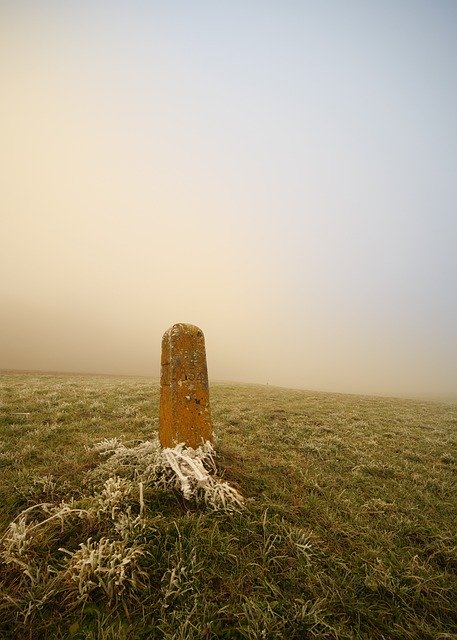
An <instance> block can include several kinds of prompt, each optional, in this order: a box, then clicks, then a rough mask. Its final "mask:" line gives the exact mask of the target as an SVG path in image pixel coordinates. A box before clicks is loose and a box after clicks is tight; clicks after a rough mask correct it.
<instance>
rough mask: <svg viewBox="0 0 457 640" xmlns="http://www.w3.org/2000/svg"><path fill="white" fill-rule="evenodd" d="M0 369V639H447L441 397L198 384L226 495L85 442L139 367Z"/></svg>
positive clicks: (455, 509) (453, 547)
mask: <svg viewBox="0 0 457 640" xmlns="http://www.w3.org/2000/svg"><path fill="white" fill-rule="evenodd" d="M0 383H1V395H0V401H1V402H0V469H1V480H2V481H1V484H0V535H2V536H3V537H2V542H1V544H0V553H1V558H2V563H1V564H0V638H1V639H2V640H3V639H5V640H7V639H9V638H14V639H17V640H25V639H30V638H31V639H41V638H43V639H44V638H46V639H52V640H63V639H64V638H65V639H67V638H72V639H75V640H82V639H92V640H95V639H97V640H114V639H116V640H127V639H129V640H131V639H151V640H154V639H160V640H162V639H164V640H165V639H167V640H171V639H173V640H180V639H182V640H184V639H195V640H197V639H198V640H201V639H203V640H205V639H207V640H209V639H212V638H214V639H215V638H223V639H224V638H226V639H233V640H241V639H248V640H257V639H263V638H266V639H269V640H275V639H284V640H289V639H290V640H302V639H304V640H306V639H314V638H316V639H318V638H324V639H327V638H329V639H330V638H334V639H348V640H349V639H351V640H356V639H359V640H362V639H363V640H391V639H405V640H406V639H408V640H414V639H424V640H457V536H456V523H457V499H456V496H457V492H456V470H457V405H456V404H444V403H434V402H420V401H413V400H400V399H393V398H375V397H367V396H355V395H341V394H329V393H315V392H307V391H295V390H288V389H279V388H274V387H268V386H266V387H265V386H255V385H230V384H220V385H213V386H212V387H211V405H212V413H213V420H214V425H215V431H216V436H217V442H216V451H217V453H218V456H217V466H218V474H219V475H220V476H222V477H223V478H224V479H225V480H226V481H228V482H229V483H230V484H231V485H232V486H233V487H235V488H236V489H238V491H240V492H241V493H242V494H243V495H244V496H245V498H246V504H245V507H244V508H243V509H241V510H239V511H234V512H229V511H224V510H222V511H213V510H212V509H211V508H210V506H208V505H206V504H204V503H202V502H198V501H196V500H190V501H187V500H185V499H184V497H183V496H182V494H181V493H180V492H179V491H178V490H172V489H169V488H168V487H166V486H163V487H158V486H157V485H156V484H153V483H152V481H151V483H149V484H148V480H147V474H146V472H144V473H143V475H142V476H141V478H140V476H139V475H138V474H136V473H135V469H134V466H135V465H134V464H127V463H125V464H124V466H122V465H120V466H118V467H115V466H113V464H111V466H110V463H109V454H105V455H103V451H100V450H99V451H97V450H96V449H94V448H93V445H94V444H95V443H99V442H101V441H103V440H105V439H113V438H117V439H118V441H121V442H122V443H124V445H125V446H126V447H128V448H131V449H132V457H131V460H134V459H135V457H134V452H135V451H139V450H140V449H135V447H137V446H138V445H139V444H140V443H142V442H144V441H146V440H154V438H155V437H156V434H157V430H158V395H159V389H158V384H157V382H156V381H152V380H150V379H146V378H132V377H128V378H117V377H113V376H106V377H103V376H65V375H44V374H19V373H17V374H4V375H2V376H1V378H0ZM114 446H115V445H114V444H113V447H114ZM141 450H142V449H141ZM123 451H124V454H125V456H124V457H125V459H126V460H127V458H128V456H127V454H126V451H125V448H124V449H123ZM144 451H146V449H144ZM127 453H128V452H127ZM135 455H137V454H135ZM113 459H114V458H113ZM136 460H137V462H136V463H135V464H138V465H140V466H141V465H143V467H144V469H146V466H147V465H146V464H143V462H144V461H142V460H141V459H140V458H137V459H136ZM110 478H111V479H110ZM113 478H114V479H113ZM139 479H140V480H141V482H140V481H139ZM140 485H141V486H140ZM36 505H42V506H38V507H37V506H36ZM27 509H28V511H27V512H25V513H23V515H22V516H21V515H20V514H21V513H22V512H24V511H25V510H27ZM13 520H14V522H13V524H12V526H11V527H9V525H10V523H11V522H12V521H13Z"/></svg>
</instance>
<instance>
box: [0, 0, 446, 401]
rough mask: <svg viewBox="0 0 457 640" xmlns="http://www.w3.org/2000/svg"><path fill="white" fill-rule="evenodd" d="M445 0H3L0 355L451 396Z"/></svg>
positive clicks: (55, 364)
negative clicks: (188, 359) (186, 343)
mask: <svg viewBox="0 0 457 640" xmlns="http://www.w3.org/2000/svg"><path fill="white" fill-rule="evenodd" d="M456 33H457V4H456V3H455V2H447V1H445V0H442V1H440V2H435V3H432V2H419V1H418V2H416V1H414V2H413V1H410V0H404V1H401V2H398V1H396V0H395V1H394V0H388V1H387V2H372V3H366V2H363V1H362V0H356V1H354V2H350V3H345V2H339V1H337V0H334V1H330V2H326V3H316V2H307V1H304V2H301V3H296V2H289V1H285V2H281V3H280V2H269V1H265V2H260V1H258V2H257V1H255V0H254V1H253V2H248V3H246V2H238V1H237V0H232V1H230V2H225V1H222V2H210V1H209V0H207V1H203V0H196V1H195V2H184V1H183V0H181V1H174V0H170V1H169V2H163V3H155V2H141V1H131V2H130V1H129V2H126V1H121V0H119V1H114V2H107V1H99V2H93V3H89V2H80V3H79V2H78V3H62V2H57V1H49V0H43V1H42V2H39V3H37V2H31V1H23V0H14V1H12V0H11V1H10V0H5V1H4V2H2V3H1V4H0V79H1V87H2V99H1V101H0V136H1V144H0V176H1V178H0V180H1V189H0V214H1V219H0V233H1V236H0V238H1V252H0V269H1V271H0V274H1V280H0V296H1V304H0V368H17V369H43V370H60V371H62V370H64V371H79V372H81V371H87V372H106V373H120V374H122V373H126V374H147V375H152V376H158V374H159V359H160V344H161V337H162V334H163V332H164V331H165V330H166V329H167V328H168V327H169V326H170V325H171V324H173V323H175V322H191V323H193V324H197V325H199V326H200V327H201V328H202V329H203V331H204V333H205V336H206V343H207V355H208V367H209V374H210V379H212V380H217V379H225V380H235V381H246V382H259V383H267V382H268V383H270V384H275V385H281V386H293V387H300V388H306V389H316V390H329V391H348V392H360V393H379V394H403V395H417V394H425V395H430V396H452V397H457V330H456V327H457V251H456V247H457V209H456V201H457V198H456V196H457V179H456V176H457V118H456V113H457V85H456V78H457V39H456V37H455V34H456Z"/></svg>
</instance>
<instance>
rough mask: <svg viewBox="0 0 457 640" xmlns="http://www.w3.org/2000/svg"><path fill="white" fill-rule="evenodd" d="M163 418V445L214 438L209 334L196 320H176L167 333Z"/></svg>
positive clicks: (162, 383)
mask: <svg viewBox="0 0 457 640" xmlns="http://www.w3.org/2000/svg"><path fill="white" fill-rule="evenodd" d="M159 418H160V427H159V438H160V443H161V445H162V446H163V447H174V446H176V445H177V444H179V443H181V442H184V443H185V444H186V445H187V446H188V447H192V448H194V449H196V448H197V447H198V446H199V445H201V444H202V443H203V442H206V441H207V440H209V441H210V442H212V440H213V427H212V422H211V411H210V405H209V385H208V370H207V366H206V352H205V338H204V336H203V332H202V331H201V329H199V328H198V327H196V326H195V325H193V324H183V323H179V324H175V325H173V326H172V327H170V329H168V331H166V332H165V334H164V336H163V339H162V359H161V371H160V411H159Z"/></svg>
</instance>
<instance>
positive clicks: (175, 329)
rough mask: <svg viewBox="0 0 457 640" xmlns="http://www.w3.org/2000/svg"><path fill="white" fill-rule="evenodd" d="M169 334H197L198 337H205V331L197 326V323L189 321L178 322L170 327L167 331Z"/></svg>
mask: <svg viewBox="0 0 457 640" xmlns="http://www.w3.org/2000/svg"><path fill="white" fill-rule="evenodd" d="M167 334H169V335H170V336H171V335H177V334H178V335H179V334H181V335H182V334H186V335H193V336H196V337H197V338H201V337H203V331H202V330H201V329H200V328H199V327H197V326H196V325H195V324H189V323H187V322H177V323H176V324H174V325H172V326H171V327H170V328H169V329H167V331H165V335H167Z"/></svg>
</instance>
